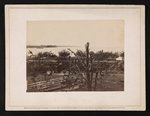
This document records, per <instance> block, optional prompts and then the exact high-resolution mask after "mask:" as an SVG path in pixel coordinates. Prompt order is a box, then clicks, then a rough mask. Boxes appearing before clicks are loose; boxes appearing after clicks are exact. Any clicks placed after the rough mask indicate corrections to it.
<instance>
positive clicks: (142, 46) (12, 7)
mask: <svg viewBox="0 0 150 116" xmlns="http://www.w3.org/2000/svg"><path fill="white" fill-rule="evenodd" d="M33 6H34V5H30V6H26V5H21V6H18V5H6V6H5V10H6V12H5V14H6V22H5V25H6V34H5V36H6V43H5V44H6V48H5V49H6V80H5V81H6V89H5V91H6V110H15V109H18V108H17V107H16V106H11V105H9V95H10V93H9V90H10V88H9V85H10V81H8V79H9V77H10V76H11V75H10V72H9V71H10V69H9V68H10V66H9V64H10V57H9V55H10V34H9V33H10V28H9V27H10V23H9V18H10V17H9V16H10V14H9V13H10V9H16V8H17V9H22V8H23V9H24V8H27V9H30V8H31V9H34V8H35V6H34V7H33ZM43 6H44V5H36V8H45V6H44V7H43ZM46 6H47V5H46ZM60 6H61V7H63V6H64V5H53V8H60ZM80 6H82V5H80ZM83 6H84V5H83ZM87 6H88V8H93V5H90V6H89V5H85V6H84V7H85V8H86V7H87ZM100 6H102V7H103V8H106V7H107V6H108V7H107V8H110V7H109V5H100ZM113 6H114V7H113ZM115 6H116V5H111V7H113V8H116V7H115ZM71 7H73V8H75V7H76V5H71ZM71 7H70V6H67V7H66V6H65V7H63V8H71ZM95 7H98V6H97V5H96V6H95ZM95 7H94V8H95ZM124 7H125V8H129V9H132V8H140V10H141V11H140V12H141V13H142V14H141V19H142V21H141V23H142V24H143V22H144V19H143V18H144V17H145V14H144V6H143V5H136V7H135V6H134V5H133V6H132V5H128V6H126V5H121V6H120V7H117V8H124ZM46 8H50V7H49V6H47V7H46ZM144 28H145V26H144V25H142V27H141V38H143V39H141V47H140V48H141V49H140V54H141V62H140V63H141V64H140V65H141V77H143V78H141V81H142V82H141V83H142V84H144V83H145V78H144V77H145V40H144V39H145V38H144V37H145V32H144V30H143V29H144ZM8 67H9V68H8ZM140 88H141V90H140V91H142V92H143V94H141V95H142V96H141V97H142V98H143V99H145V84H144V85H141V87H140ZM142 103H143V105H144V107H143V106H142V107H141V108H139V107H138V108H139V109H138V108H137V109H138V110H145V100H144V101H143V102H142ZM12 107H14V108H15V109H11V108H12ZM27 107H28V106H27ZM29 107H31V109H30V108H29V109H28V108H27V109H26V108H25V109H24V110H50V109H49V108H47V106H46V107H44V108H43V107H40V106H38V107H39V108H38V107H35V108H34V107H32V106H29ZM126 107H127V109H126V108H124V106H123V107H122V106H119V107H118V106H117V107H111V106H110V108H109V107H108V106H106V107H105V106H102V107H101V108H100V109H99V107H98V109H97V107H94V109H92V108H83V109H82V108H81V109H77V110H133V109H132V108H131V109H130V106H126ZM36 108H37V109H36ZM69 108H70V107H69ZM120 108H121V109H120ZM128 108H129V109H128ZM52 109H53V108H52ZM21 110H23V109H22V108H21ZM53 110H62V109H58V107H57V108H56V109H55V108H54V109H53ZM63 110H76V109H74V108H71V109H68V108H67V107H65V106H64V109H63ZM134 110H136V109H134Z"/></svg>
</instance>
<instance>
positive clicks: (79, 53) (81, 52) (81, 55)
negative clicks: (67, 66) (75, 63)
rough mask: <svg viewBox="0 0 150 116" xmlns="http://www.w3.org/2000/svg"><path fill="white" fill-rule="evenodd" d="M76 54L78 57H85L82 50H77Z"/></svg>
mask: <svg viewBox="0 0 150 116" xmlns="http://www.w3.org/2000/svg"><path fill="white" fill-rule="evenodd" d="M76 55H77V56H79V57H86V53H85V52H83V51H82V50H77V51H76Z"/></svg>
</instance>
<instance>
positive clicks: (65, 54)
mask: <svg viewBox="0 0 150 116" xmlns="http://www.w3.org/2000/svg"><path fill="white" fill-rule="evenodd" d="M69 56H70V52H68V51H66V50H62V51H60V52H59V57H64V58H67V57H69Z"/></svg>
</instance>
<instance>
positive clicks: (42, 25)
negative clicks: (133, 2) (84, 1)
mask: <svg viewBox="0 0 150 116" xmlns="http://www.w3.org/2000/svg"><path fill="white" fill-rule="evenodd" d="M87 42H89V43H90V49H91V50H92V51H94V52H97V51H100V50H104V51H111V52H121V51H124V22H123V20H90V21H88V20H84V21H82V20H81V21H28V22H27V45H34V46H41V45H42V46H43V45H56V46H75V47H56V48H44V49H40V48H39V49H36V48H27V50H31V49H32V50H31V51H32V52H33V53H35V54H36V53H38V52H45V51H51V52H53V53H55V54H58V52H59V51H61V50H63V49H67V48H71V49H72V50H73V51H74V52H76V50H83V51H85V44H86V43H87Z"/></svg>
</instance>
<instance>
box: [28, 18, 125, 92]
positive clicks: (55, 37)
mask: <svg viewBox="0 0 150 116" xmlns="http://www.w3.org/2000/svg"><path fill="white" fill-rule="evenodd" d="M123 90H124V21H123V20H90V21H87V20H83V21H75V20H74V21H28V22H27V92H51V91H123Z"/></svg>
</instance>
